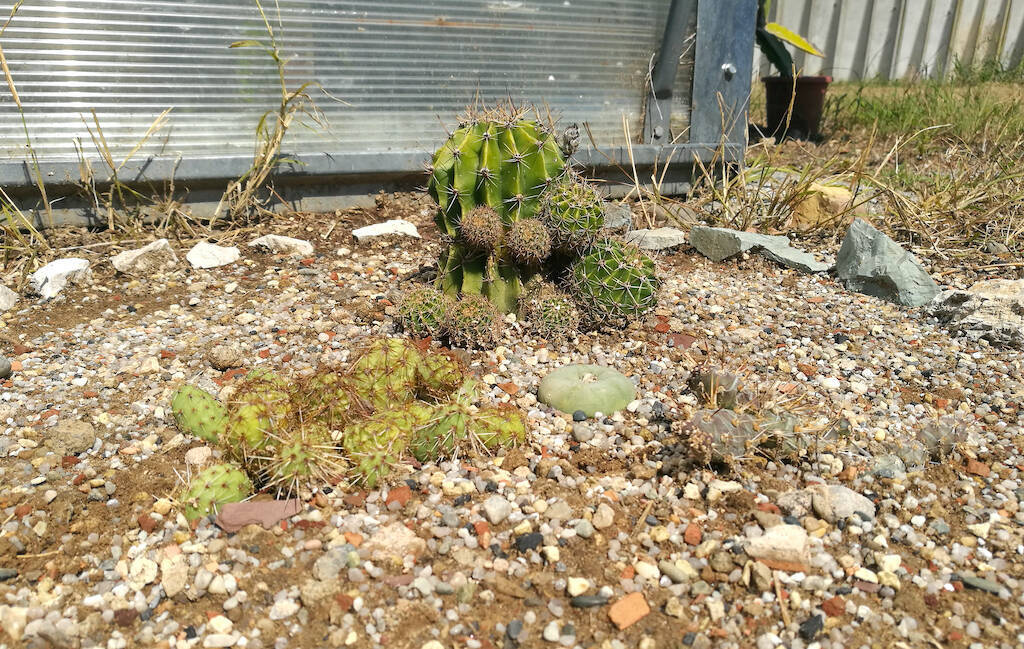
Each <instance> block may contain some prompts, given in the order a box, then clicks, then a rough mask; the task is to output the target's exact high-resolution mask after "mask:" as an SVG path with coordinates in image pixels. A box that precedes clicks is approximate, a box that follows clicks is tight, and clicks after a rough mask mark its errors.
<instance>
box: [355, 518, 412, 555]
mask: <svg viewBox="0 0 1024 649" xmlns="http://www.w3.org/2000/svg"><path fill="white" fill-rule="evenodd" d="M364 547H365V549H366V550H367V551H368V552H369V553H370V555H371V556H372V557H374V558H376V559H378V560H380V559H392V560H395V561H398V562H401V561H402V560H403V559H404V558H405V557H406V556H412V557H413V558H414V559H415V558H418V557H419V556H420V555H421V554H423V552H424V551H425V550H426V549H427V542H426V541H424V540H423V539H421V538H419V537H418V536H416V533H415V532H413V531H412V530H410V529H409V528H408V527H406V526H405V525H403V524H402V523H397V522H396V523H391V524H390V525H387V526H386V527H382V528H380V529H379V530H377V532H376V533H375V534H374V535H373V536H371V537H370V538H369V539H367V540H366V542H365V544H364Z"/></svg>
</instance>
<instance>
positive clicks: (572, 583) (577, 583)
mask: <svg viewBox="0 0 1024 649" xmlns="http://www.w3.org/2000/svg"><path fill="white" fill-rule="evenodd" d="M589 589H590V581H588V580H586V579H584V578H583V577H569V579H568V582H567V584H566V586H565V591H566V592H567V593H569V596H570V597H576V596H577V595H582V594H583V593H585V592H587V591H588V590H589Z"/></svg>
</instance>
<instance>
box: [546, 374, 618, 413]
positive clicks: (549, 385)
mask: <svg viewBox="0 0 1024 649" xmlns="http://www.w3.org/2000/svg"><path fill="white" fill-rule="evenodd" d="M537 398H538V399H539V400H540V401H541V402H543V403H546V404H548V405H549V406H551V407H552V408H556V409H558V410H561V411H562V412H565V413H569V414H573V413H575V412H576V411H577V410H581V411H583V413H584V414H586V416H587V417H593V416H594V413H596V412H600V413H602V414H605V415H610V414H612V413H613V412H615V411H617V410H622V409H623V408H625V407H626V406H627V405H629V402H630V401H632V400H633V399H635V398H636V386H635V385H634V384H633V381H631V380H630V379H629V377H627V376H625V375H623V374H621V373H619V372H617V371H615V370H614V369H612V368H610V367H604V366H602V365H566V366H565V367H560V368H558V369H557V370H554V371H553V372H551V373H549V374H548V375H547V376H545V377H544V378H543V379H541V382H540V386H539V388H538V389H537Z"/></svg>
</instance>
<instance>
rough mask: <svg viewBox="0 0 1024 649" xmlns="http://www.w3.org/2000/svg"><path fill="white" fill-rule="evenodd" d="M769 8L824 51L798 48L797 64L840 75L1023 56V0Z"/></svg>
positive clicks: (925, 70)
mask: <svg viewBox="0 0 1024 649" xmlns="http://www.w3.org/2000/svg"><path fill="white" fill-rule="evenodd" d="M771 14H772V15H771V18H772V19H773V20H775V21H776V22H778V23H780V24H782V25H785V26H786V27H789V28H790V29H793V30H795V31H796V32H797V33H799V34H801V35H803V36H806V37H807V38H809V39H810V41H811V42H812V43H814V44H815V45H816V46H817V47H818V48H819V49H821V50H822V51H824V52H825V53H826V57H825V58H824V59H820V58H817V57H814V56H807V55H805V54H803V53H802V52H801V53H798V54H797V55H796V56H794V57H793V60H794V63H795V64H796V65H797V67H798V68H802V69H803V73H804V74H827V75H831V76H832V77H833V78H835V79H837V80H861V79H875V78H880V79H915V78H922V77H933V78H938V77H944V76H948V75H949V74H950V73H951V72H952V71H953V68H954V62H955V61H956V60H959V61H960V62H961V63H965V64H978V63H981V62H983V61H990V60H993V59H998V60H999V61H1000V62H1001V63H1002V64H1003V65H1004V66H1005V67H1008V68H1011V67H1014V66H1016V65H1019V64H1020V63H1021V60H1022V58H1024V0H847V1H846V2H843V1H842V0H775V1H774V2H773V3H772V9H771ZM755 57H760V54H759V53H757V52H755ZM759 68H760V71H761V73H762V74H764V73H767V72H768V68H767V64H766V63H764V62H761V61H760V60H759V59H758V60H757V61H756V63H755V66H754V69H755V70H757V69H759Z"/></svg>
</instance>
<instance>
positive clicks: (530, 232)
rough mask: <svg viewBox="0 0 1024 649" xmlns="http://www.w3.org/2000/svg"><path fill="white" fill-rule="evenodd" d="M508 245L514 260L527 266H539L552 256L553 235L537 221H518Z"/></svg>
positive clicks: (510, 234) (510, 233) (509, 237)
mask: <svg viewBox="0 0 1024 649" xmlns="http://www.w3.org/2000/svg"><path fill="white" fill-rule="evenodd" d="M506 243H507V245H508V251H509V253H510V254H511V255H512V258H513V259H515V260H516V261H517V262H519V263H520V264H523V265H525V266H538V265H540V263H541V262H542V261H544V260H545V259H547V258H548V255H550V254H551V234H550V233H549V232H548V228H547V226H545V225H544V224H543V223H541V222H540V221H538V220H537V219H523V220H522V221H517V222H516V223H515V224H514V225H513V226H512V228H511V229H510V230H509V232H508V240H507V242H506Z"/></svg>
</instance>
